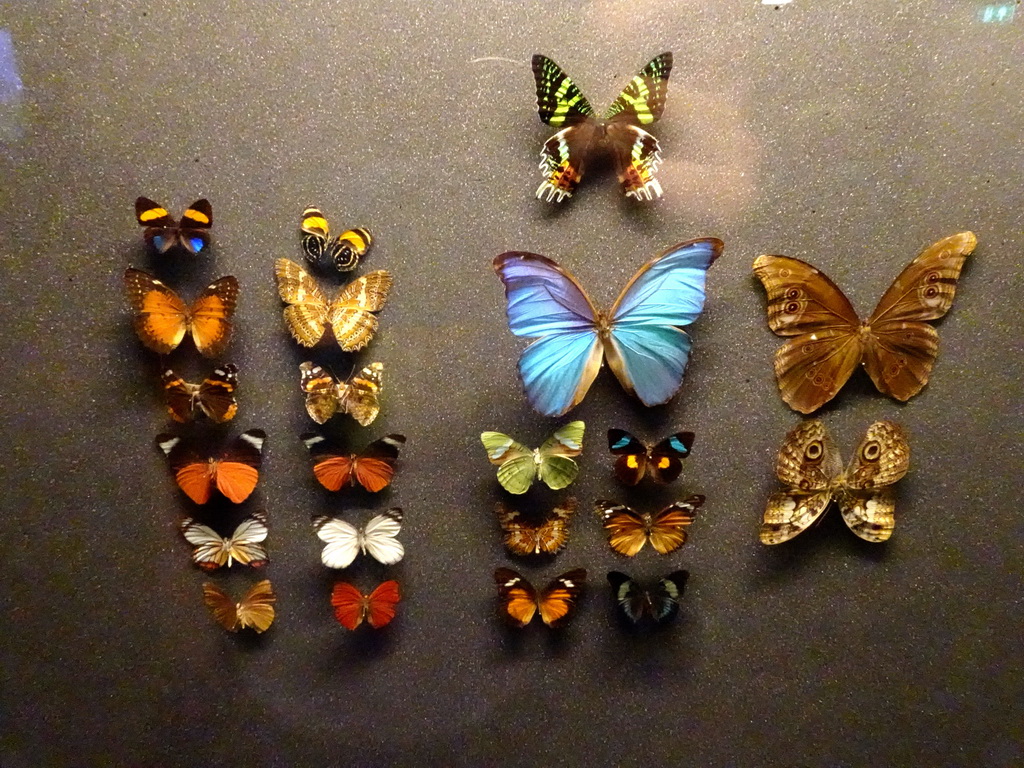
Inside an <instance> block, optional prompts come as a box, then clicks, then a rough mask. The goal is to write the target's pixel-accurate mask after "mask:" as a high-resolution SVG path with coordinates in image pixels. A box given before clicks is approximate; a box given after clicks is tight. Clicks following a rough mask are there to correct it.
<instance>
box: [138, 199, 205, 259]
mask: <svg viewBox="0 0 1024 768" xmlns="http://www.w3.org/2000/svg"><path fill="white" fill-rule="evenodd" d="M135 219H136V220H137V221H138V222H139V225H140V226H143V227H145V228H146V229H145V232H144V233H143V237H145V238H146V242H147V243H149V245H150V247H152V248H153V249H154V250H155V251H156V252H157V253H166V252H167V251H169V250H171V248H174V247H175V246H179V247H181V248H183V249H184V250H186V251H188V252H189V253H191V254H193V255H195V254H198V253H199V252H200V251H202V250H203V249H204V248H206V247H207V246H208V245H209V244H210V235H209V232H208V231H207V230H209V228H210V227H211V226H213V207H212V206H211V205H210V201H209V200H205V199H204V200H196V201H195V202H194V203H192V205H190V206H189V207H188V209H187V210H186V211H185V213H184V214H183V215H182V217H181V221H180V222H177V221H175V220H174V218H173V217H172V216H171V215H170V214H169V213H168V212H167V210H166V209H165V208H164V207H163V206H162V205H160V204H158V203H155V202H153V201H152V200H150V199H149V198H147V197H140V198H138V199H136V201H135Z"/></svg>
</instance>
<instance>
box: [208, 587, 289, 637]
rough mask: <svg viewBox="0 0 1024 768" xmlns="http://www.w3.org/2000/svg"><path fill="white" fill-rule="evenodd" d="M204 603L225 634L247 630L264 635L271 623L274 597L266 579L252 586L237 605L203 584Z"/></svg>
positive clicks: (220, 592) (220, 591) (217, 590)
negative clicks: (226, 632) (225, 631)
mask: <svg viewBox="0 0 1024 768" xmlns="http://www.w3.org/2000/svg"><path fill="white" fill-rule="evenodd" d="M203 602H204V603H206V607H207V608H209V609H210V613H212V614H213V618H214V620H215V621H216V622H217V623H218V624H220V625H221V626H222V627H223V628H224V629H226V630H227V631H228V632H237V631H238V630H240V629H246V628H249V629H252V630H254V631H255V632H257V633H263V632H266V631H267V630H268V629H270V625H271V624H273V623H274V603H275V602H277V595H275V594H274V588H273V586H272V585H271V583H270V580H269V579H264V580H263V581H260V582H257V583H256V584H253V586H252V587H251V588H250V589H249V590H248V591H247V592H246V593H245V595H244V596H243V597H242V599H241V600H239V601H237V602H236V601H235V600H233V599H232V598H231V597H230V596H229V595H228V594H227V593H226V592H225V591H224V590H222V589H221V588H220V587H218V586H217V585H216V584H213V583H211V582H206V583H205V584H203Z"/></svg>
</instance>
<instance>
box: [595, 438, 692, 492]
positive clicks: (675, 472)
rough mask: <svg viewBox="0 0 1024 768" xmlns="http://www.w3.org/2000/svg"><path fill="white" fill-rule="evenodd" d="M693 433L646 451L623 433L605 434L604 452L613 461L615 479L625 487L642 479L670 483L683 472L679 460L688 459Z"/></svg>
mask: <svg viewBox="0 0 1024 768" xmlns="http://www.w3.org/2000/svg"><path fill="white" fill-rule="evenodd" d="M693 438H694V435H693V432H676V433H675V434H674V435H669V436H668V437H666V438H665V439H664V440H660V441H658V442H657V443H656V444H655V445H654V446H652V447H650V448H648V447H647V446H646V445H644V444H643V443H642V442H640V441H639V440H638V439H637V438H635V437H634V436H633V435H631V434H630V433H629V432H626V431H625V430H624V429H609V430H608V450H609V451H611V453H612V454H613V455H614V456H617V457H618V458H617V459H616V460H615V476H616V477H617V478H618V479H619V481H620V482H622V483H624V484H626V485H636V484H637V483H639V482H640V481H641V480H642V479H643V478H644V476H645V475H650V477H651V478H652V479H653V480H654V481H655V482H658V483H671V482H672V481H673V480H675V479H676V478H677V477H679V474H680V473H681V472H682V470H683V465H682V459H685V458H686V457H687V456H689V455H690V447H691V446H692V445H693Z"/></svg>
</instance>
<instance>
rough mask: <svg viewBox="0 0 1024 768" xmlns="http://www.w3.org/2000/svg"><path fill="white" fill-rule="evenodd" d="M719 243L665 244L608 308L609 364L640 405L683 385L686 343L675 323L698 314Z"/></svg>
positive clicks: (657, 400)
mask: <svg viewBox="0 0 1024 768" xmlns="http://www.w3.org/2000/svg"><path fill="white" fill-rule="evenodd" d="M723 247H724V245H723V243H722V241H721V240H718V239H716V238H713V237H709V238H702V239H699V240H690V241H688V242H685V243H680V244H678V245H676V246H674V247H673V248H670V249H669V250H667V251H665V252H664V253H663V254H661V255H660V256H657V257H655V258H654V259H651V260H650V261H649V262H647V264H645V265H644V266H643V267H641V268H640V270H639V271H638V272H637V273H636V274H635V275H634V276H633V278H632V279H631V280H630V281H629V283H628V284H627V285H626V287H625V288H624V289H623V290H622V293H621V294H620V295H619V298H618V299H617V300H616V302H615V304H614V306H613V307H612V312H611V316H612V327H611V331H610V332H609V334H608V337H607V340H606V341H605V345H604V352H605V356H606V357H607V359H608V366H609V367H610V368H611V369H612V372H614V373H615V376H616V378H618V380H619V383H620V384H622V386H623V388H624V389H625V390H626V391H627V392H629V393H630V394H632V395H635V396H636V397H638V398H640V401H641V402H642V403H643V404H644V405H647V406H651V405H660V404H661V403H665V402H668V400H669V399H670V398H671V397H672V396H673V395H674V394H675V393H676V392H677V391H678V390H679V387H680V386H681V385H682V383H683V372H684V371H685V370H686V363H687V361H688V360H689V356H690V346H691V342H690V337H689V336H687V335H686V333H685V332H684V331H682V330H680V327H681V326H684V325H689V324H690V323H692V322H693V321H694V320H696V319H697V318H698V317H699V316H700V313H701V310H703V308H704V286H705V282H706V277H707V270H708V268H709V267H710V266H711V265H712V264H713V263H714V261H715V259H717V258H718V256H719V255H720V254H721V253H722V249H723Z"/></svg>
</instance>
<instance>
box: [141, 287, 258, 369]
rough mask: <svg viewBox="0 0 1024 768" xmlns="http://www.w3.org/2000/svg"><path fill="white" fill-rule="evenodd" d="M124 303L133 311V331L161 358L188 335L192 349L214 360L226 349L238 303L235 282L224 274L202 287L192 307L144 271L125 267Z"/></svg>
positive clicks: (175, 347)
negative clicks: (192, 342) (126, 297)
mask: <svg viewBox="0 0 1024 768" xmlns="http://www.w3.org/2000/svg"><path fill="white" fill-rule="evenodd" d="M124 287H125V291H126V293H127V295H128V303H129V304H131V307H132V309H133V310H134V311H135V320H134V323H135V332H136V333H137V334H138V336H139V339H141V340H142V343H143V344H145V345H146V346H147V347H149V348H150V349H152V350H153V351H154V352H159V353H160V354H161V355H166V354H167V353H168V352H170V351H172V350H174V349H177V347H178V345H179V344H181V342H182V340H183V339H184V338H185V335H186V334H188V333H189V332H191V334H192V340H193V341H195V344H196V349H198V350H199V352H200V354H202V355H205V356H206V357H218V356H219V355H220V354H221V353H223V352H224V350H225V349H227V346H228V343H229V342H230V341H231V331H232V328H233V325H232V322H231V318H232V316H233V315H234V314H235V305H236V304H237V303H238V280H236V279H235V278H234V277H233V276H231V275H228V276H226V277H222V278H220V279H219V280H217V281H215V282H213V283H211V284H210V285H208V286H206V289H205V290H204V291H203V292H202V293H201V294H199V298H198V299H196V300H195V301H194V302H193V303H192V306H191V307H190V306H188V305H187V304H185V302H184V301H182V300H181V297H180V296H178V294H177V293H175V292H174V291H172V290H171V289H170V288H168V287H167V286H166V285H164V284H163V283H161V282H160V281H159V280H157V279H156V278H155V277H153V276H152V275H151V274H149V273H148V272H143V271H142V270H141V269H134V268H132V267H129V268H128V269H127V270H125V273H124Z"/></svg>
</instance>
